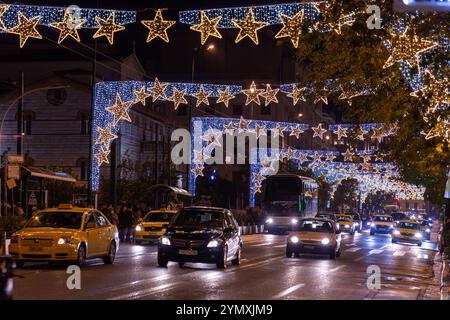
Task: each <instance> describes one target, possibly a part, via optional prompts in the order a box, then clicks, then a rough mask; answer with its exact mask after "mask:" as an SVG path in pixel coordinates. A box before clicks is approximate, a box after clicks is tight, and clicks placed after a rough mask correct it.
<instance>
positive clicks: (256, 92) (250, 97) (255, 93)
mask: <svg viewBox="0 0 450 320" xmlns="http://www.w3.org/2000/svg"><path fill="white" fill-rule="evenodd" d="M263 92H264V89H257V88H256V84H255V81H252V84H251V85H250V88H249V89H244V90H242V93H244V94H245V95H246V96H247V100H246V101H245V105H246V106H248V105H249V104H250V103H252V102H255V103H256V104H257V105H258V106H259V105H261V102H260V100H259V96H260V95H261V94H262V93H263Z"/></svg>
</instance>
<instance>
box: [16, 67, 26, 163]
mask: <svg viewBox="0 0 450 320" xmlns="http://www.w3.org/2000/svg"><path fill="white" fill-rule="evenodd" d="M24 94H25V73H24V72H23V71H22V72H21V74H20V97H21V98H20V99H19V101H18V103H17V151H16V154H18V155H21V154H22V149H23V146H22V144H23V95H24Z"/></svg>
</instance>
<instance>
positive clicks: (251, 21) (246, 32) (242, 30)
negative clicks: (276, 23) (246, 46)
mask: <svg viewBox="0 0 450 320" xmlns="http://www.w3.org/2000/svg"><path fill="white" fill-rule="evenodd" d="M231 21H232V22H233V24H234V25H235V26H236V27H238V28H239V34H238V35H237V37H236V40H235V42H236V43H238V42H239V41H241V40H242V39H244V38H245V37H249V38H250V39H251V40H252V41H253V42H254V43H255V44H256V45H258V44H259V40H258V33H257V31H258V30H259V29H262V28H264V27H265V26H267V25H268V23H267V22H262V21H255V15H254V14H253V9H252V8H250V9H249V10H248V13H247V16H246V17H245V19H244V20H238V19H232V20H231Z"/></svg>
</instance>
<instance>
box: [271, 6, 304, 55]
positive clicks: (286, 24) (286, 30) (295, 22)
mask: <svg viewBox="0 0 450 320" xmlns="http://www.w3.org/2000/svg"><path fill="white" fill-rule="evenodd" d="M303 14H304V11H303V10H301V11H299V12H297V13H296V14H295V15H294V16H293V17H292V18H291V17H289V16H287V15H285V14H282V13H281V14H280V15H279V17H280V20H281V22H282V23H283V28H282V29H281V30H280V31H279V32H278V33H277V34H276V35H275V38H276V39H279V38H286V37H289V38H290V39H291V42H292V45H293V46H294V48H298V41H299V38H300V34H301V33H302V24H303Z"/></svg>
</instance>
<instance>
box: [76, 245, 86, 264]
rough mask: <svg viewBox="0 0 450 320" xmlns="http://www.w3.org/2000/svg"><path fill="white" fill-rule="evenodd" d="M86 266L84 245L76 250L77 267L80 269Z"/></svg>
mask: <svg viewBox="0 0 450 320" xmlns="http://www.w3.org/2000/svg"><path fill="white" fill-rule="evenodd" d="M85 264H86V247H85V246H84V244H81V245H80V247H79V248H78V253H77V265H78V266H79V267H82V266H84V265H85Z"/></svg>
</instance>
